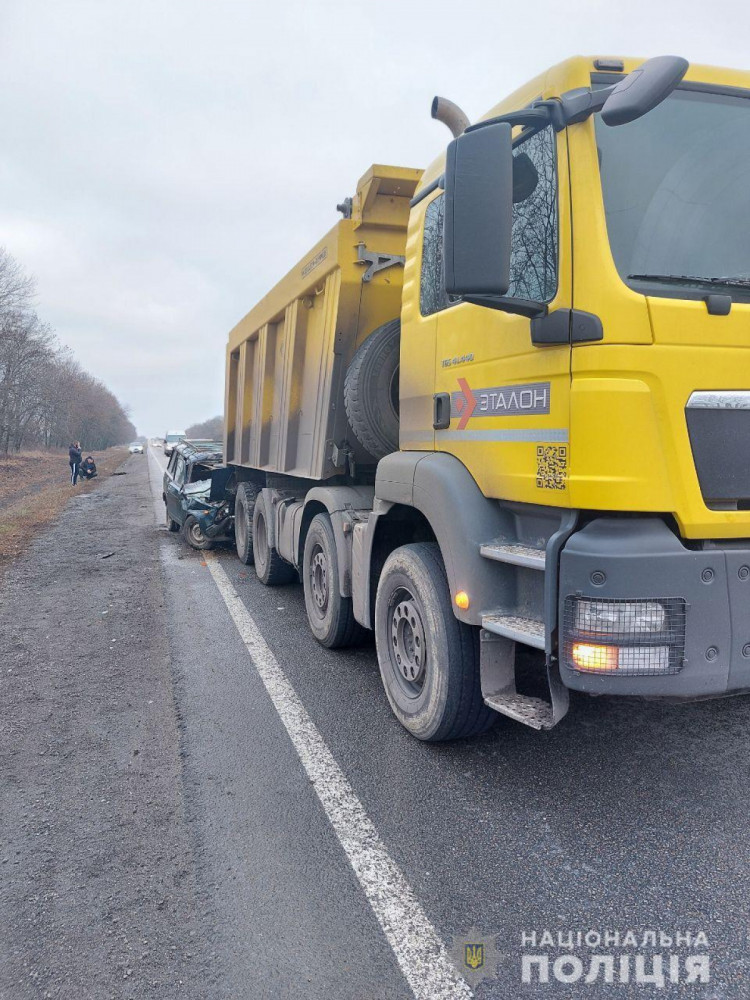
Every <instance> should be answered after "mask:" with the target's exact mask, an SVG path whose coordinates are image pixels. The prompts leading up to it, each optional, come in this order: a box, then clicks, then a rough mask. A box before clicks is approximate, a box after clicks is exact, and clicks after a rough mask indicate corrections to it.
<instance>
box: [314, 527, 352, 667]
mask: <svg viewBox="0 0 750 1000" xmlns="http://www.w3.org/2000/svg"><path fill="white" fill-rule="evenodd" d="M340 582H341V581H340V577H339V564H338V554H337V552H336V539H335V537H334V534H333V525H332V524H331V519H330V517H329V516H328V514H316V515H315V517H314V518H313V519H312V522H311V524H310V527H309V529H308V532H307V536H306V538H305V551H304V556H303V559H302V586H303V588H304V592H305V609H306V611H307V620H308V622H309V624H310V630H311V631H312V634H313V635H314V636H315V638H316V639H317V640H318V642H319V643H320V644H321V646H326V647H327V648H328V649H341V648H342V647H344V646H351V645H353V644H354V643H355V642H358V641H359V640H360V639H361V638H362V631H363V630H362V627H361V626H360V625H359V623H358V622H357V620H356V618H355V617H354V611H353V609H352V599H351V597H342V596H341V589H340Z"/></svg>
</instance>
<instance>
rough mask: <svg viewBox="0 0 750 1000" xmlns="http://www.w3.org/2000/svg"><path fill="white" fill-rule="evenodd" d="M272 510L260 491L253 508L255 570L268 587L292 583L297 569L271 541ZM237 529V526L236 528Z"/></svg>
mask: <svg viewBox="0 0 750 1000" xmlns="http://www.w3.org/2000/svg"><path fill="white" fill-rule="evenodd" d="M270 513H271V512H270V511H269V510H268V509H267V504H266V499H265V497H264V496H263V494H262V493H260V494H259V495H258V497H257V499H256V501H255V508H254V510H253V558H254V559H255V572H256V573H257V575H258V579H259V580H260V582H261V583H264V584H265V585H266V586H267V587H278V586H280V585H281V584H283V583H291V582H292V580H293V579H294V577H295V576H296V573H297V571H296V570H295V568H294V566H290V565H289V563H288V562H285V561H284V560H283V559H282V558H281V556H280V555H279V553H278V552H277V551H276V549H274V548H273V547H272V546H271V543H270V541H269V531H268V524H269V519H270ZM235 531H236V528H235Z"/></svg>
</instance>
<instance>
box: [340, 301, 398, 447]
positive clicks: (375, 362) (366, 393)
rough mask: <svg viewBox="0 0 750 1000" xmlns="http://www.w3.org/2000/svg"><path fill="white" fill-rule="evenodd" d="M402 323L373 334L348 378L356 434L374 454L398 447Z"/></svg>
mask: <svg viewBox="0 0 750 1000" xmlns="http://www.w3.org/2000/svg"><path fill="white" fill-rule="evenodd" d="M400 348H401V323H400V322H399V320H397V319H393V320H391V321H390V323H384V324H383V326H379V327H378V328H377V330H375V331H374V332H373V333H371V334H370V336H369V337H368V338H367V340H365V342H364V343H363V344H361V345H360V347H359V349H358V350H357V352H356V354H355V355H354V357H353V358H352V362H351V364H350V365H349V367H348V369H347V372H346V376H345V378H344V406H345V407H346V415H347V417H348V418H349V423H350V425H351V428H352V430H353V431H354V435H355V437H356V438H357V440H358V441H359V443H360V444H361V445H362V447H363V448H364V449H365V450H366V451H368V452H369V453H370V454H371V455H372V457H373V458H375V459H381V458H383V457H384V456H385V455H390V454H391V452H393V451H398V371H399V356H400Z"/></svg>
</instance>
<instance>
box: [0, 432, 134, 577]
mask: <svg viewBox="0 0 750 1000" xmlns="http://www.w3.org/2000/svg"><path fill="white" fill-rule="evenodd" d="M127 456H128V449H127V448H125V447H119V448H108V449H107V451H104V452H99V453H97V455H95V456H94V457H95V459H96V467H97V471H98V475H97V477H96V479H92V480H90V481H89V482H79V483H78V485H77V486H75V487H73V486H71V484H70V467H69V465H68V453H67V452H66V451H28V452H21V453H19V454H15V455H0V574H1V573H2V572H3V570H4V569H5V568H6V567H7V565H8V564H9V563H10V562H11V561H12V560H13V559H15V558H16V557H17V556H19V555H20V554H21V553H22V552H23V551H24V549H25V548H26V547H27V545H28V544H29V542H31V541H32V539H33V538H34V537H35V536H36V535H38V534H39V532H40V531H41V530H42V529H44V528H46V527H47V526H48V525H49V524H51V523H52V522H53V521H54V520H55V519H56V518H57V517H58V516H59V515H60V513H61V512H62V509H63V507H64V506H65V504H66V503H67V502H68V500H70V498H71V496H74V495H75V494H77V493H90V492H91V490H95V489H96V488H97V486H98V485H99V484H100V483H102V482H103V481H104V480H105V479H107V478H108V477H109V476H111V475H112V473H113V472H115V471H116V470H117V469H118V468H119V466H120V465H122V463H123V462H124V461H125V459H126V458H127ZM136 457H140V456H136Z"/></svg>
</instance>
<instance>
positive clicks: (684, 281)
mask: <svg viewBox="0 0 750 1000" xmlns="http://www.w3.org/2000/svg"><path fill="white" fill-rule="evenodd" d="M628 277H629V278H632V280H633V281H660V282H663V283H664V284H665V285H710V286H715V285H722V286H725V287H727V288H750V278H703V277H701V276H700V275H697V274H629V275H628Z"/></svg>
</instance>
